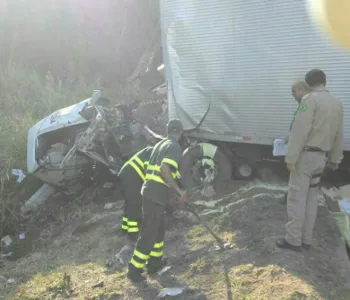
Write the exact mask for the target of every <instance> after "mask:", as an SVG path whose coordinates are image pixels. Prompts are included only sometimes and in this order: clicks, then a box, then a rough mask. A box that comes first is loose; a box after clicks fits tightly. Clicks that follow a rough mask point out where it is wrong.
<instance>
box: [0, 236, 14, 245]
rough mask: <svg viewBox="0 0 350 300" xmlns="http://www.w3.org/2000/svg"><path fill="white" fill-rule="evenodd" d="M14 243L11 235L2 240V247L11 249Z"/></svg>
mask: <svg viewBox="0 0 350 300" xmlns="http://www.w3.org/2000/svg"><path fill="white" fill-rule="evenodd" d="M12 242H13V240H12V238H11V237H10V236H9V235H7V236H5V237H3V238H2V239H1V247H5V248H7V247H10V246H11V244H12Z"/></svg>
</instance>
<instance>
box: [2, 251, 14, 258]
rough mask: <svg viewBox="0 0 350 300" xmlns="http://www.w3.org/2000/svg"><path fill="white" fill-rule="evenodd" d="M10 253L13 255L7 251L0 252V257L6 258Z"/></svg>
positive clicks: (11, 253)
mask: <svg viewBox="0 0 350 300" xmlns="http://www.w3.org/2000/svg"><path fill="white" fill-rule="evenodd" d="M12 255H13V252H8V253H3V252H0V259H2V258H7V257H10V256H12Z"/></svg>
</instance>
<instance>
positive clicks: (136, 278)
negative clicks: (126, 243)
mask: <svg viewBox="0 0 350 300" xmlns="http://www.w3.org/2000/svg"><path fill="white" fill-rule="evenodd" d="M127 277H128V278H129V279H130V280H131V281H132V282H133V283H142V282H145V281H146V278H145V277H144V276H142V271H135V270H133V269H131V268H129V271H128V274H127Z"/></svg>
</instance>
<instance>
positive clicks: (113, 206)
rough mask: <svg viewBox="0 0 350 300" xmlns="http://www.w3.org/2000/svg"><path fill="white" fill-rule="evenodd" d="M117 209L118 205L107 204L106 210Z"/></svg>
mask: <svg viewBox="0 0 350 300" xmlns="http://www.w3.org/2000/svg"><path fill="white" fill-rule="evenodd" d="M115 208H117V203H115V202H111V203H106V204H105V207H104V209H106V210H111V209H115Z"/></svg>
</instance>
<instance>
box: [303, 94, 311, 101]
mask: <svg viewBox="0 0 350 300" xmlns="http://www.w3.org/2000/svg"><path fill="white" fill-rule="evenodd" d="M310 96H311V93H309V94H306V95H304V96H303V98H301V100H305V99H307V98H309V97H310Z"/></svg>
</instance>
